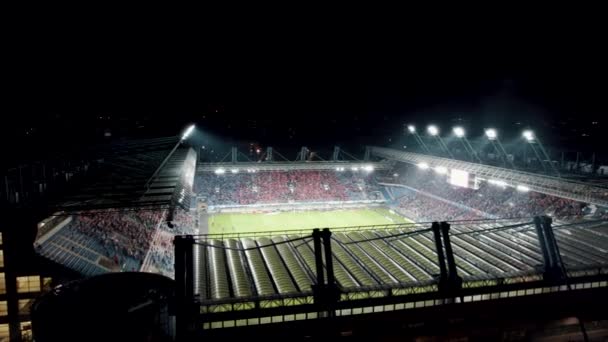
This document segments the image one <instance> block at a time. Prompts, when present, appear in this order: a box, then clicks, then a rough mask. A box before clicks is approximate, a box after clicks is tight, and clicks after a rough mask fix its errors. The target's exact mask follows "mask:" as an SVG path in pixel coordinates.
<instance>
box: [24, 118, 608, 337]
mask: <svg viewBox="0 0 608 342" xmlns="http://www.w3.org/2000/svg"><path fill="white" fill-rule="evenodd" d="M193 130H195V129H194V126H192V127H191V128H190V129H188V130H187V131H186V132H185V133H184V134H183V135H182V136H178V137H171V138H162V139H152V140H148V141H138V142H134V143H133V144H132V145H129V144H127V145H125V144H121V145H120V146H119V147H117V146H112V148H110V149H106V150H103V153H105V154H104V156H105V157H104V160H103V162H100V163H98V164H97V165H92V166H91V168H93V169H95V170H97V171H98V172H96V173H95V177H93V178H91V180H87V181H85V182H83V183H82V184H81V187H80V189H81V190H78V191H76V192H75V193H72V194H68V195H67V196H63V197H62V200H61V202H60V203H57V204H56V205H55V206H54V207H53V210H54V213H53V214H52V215H50V216H49V217H48V218H47V219H45V220H44V221H42V222H41V223H40V224H39V229H38V234H37V237H36V240H35V243H34V247H35V250H36V252H37V253H38V254H39V255H41V256H42V257H44V258H46V259H48V260H52V261H53V262H55V263H57V264H59V265H63V267H65V268H67V269H70V270H72V271H74V272H76V273H78V274H81V275H83V276H94V275H99V274H104V273H110V272H133V271H135V272H150V273H158V274H162V275H165V276H168V277H170V278H172V279H174V280H175V284H176V290H175V295H176V299H175V303H176V304H175V311H174V314H175V317H176V332H177V333H178V334H183V335H188V336H208V337H209V336H217V337H219V336H235V335H234V334H242V336H247V334H249V333H251V332H252V330H251V329H261V330H257V331H264V333H267V334H270V333H269V330H267V329H266V328H265V327H267V326H273V327H274V328H273V329H274V330H273V331H274V332H275V333H276V334H287V332H286V331H290V333H292V334H302V335H301V336H306V334H307V333H306V331H308V330H309V329H311V327H317V328H318V327H322V328H319V329H329V330H332V329H334V330H335V329H337V330H336V331H333V333H345V332H346V333H347V334H355V335H357V336H365V334H366V333H368V330H372V329H373V327H372V326H373V325H374V324H379V323H378V322H380V317H382V319H386V317H393V318H391V319H396V318H394V317H401V318H399V319H405V321H409V322H417V321H416V318H412V317H426V316H425V315H430V316H433V315H435V316H442V315H443V314H445V315H450V314H452V315H453V314H454V313H453V312H451V310H453V308H454V307H459V306H460V308H461V309H458V310H462V311H461V312H467V310H472V311H475V310H479V309H468V308H477V307H484V305H489V304H487V303H492V305H495V306H496V307H498V308H503V309H501V310H505V309H504V308H505V307H507V309H506V310H508V306H509V305H513V303H516V302H517V301H518V300H522V298H523V300H524V301H529V302H525V303H528V304H524V305H529V307H530V308H529V311H530V313H531V314H532V313H538V312H539V311H538V310H543V308H544V309H545V310H546V309H547V308H548V307H549V306H546V305H544V304H538V303H536V304H534V303H535V302H534V301H535V300H537V298H538V300H541V301H542V300H545V299H544V298H553V297H554V296H558V297H557V298H562V299H563V301H564V303H566V302H568V303H569V300H570V299H569V298H570V297H568V296H571V295H572V296H575V297H574V298H575V300H573V303H575V304H572V307H573V308H574V309H572V311H568V312H569V314H570V315H575V314H572V312H577V311H576V310H577V309H576V308H578V307H579V306H580V305H584V304H585V303H587V302H586V300H590V301H591V302H593V301H594V300H596V301H597V300H599V299H598V298H601V297H597V296H601V295H603V294H605V291H606V287H607V286H608V257H607V255H608V230H607V229H606V228H607V227H608V221H607V219H608V212H607V211H606V208H608V189H607V188H605V187H603V186H601V185H598V184H595V183H589V182H584V181H581V180H580V179H577V180H573V179H569V178H567V177H562V176H561V175H556V174H553V173H552V172H553V171H552V169H550V168H548V167H546V166H545V165H544V164H543V163H542V162H540V165H538V168H539V170H537V171H531V170H525V171H524V170H522V169H521V168H516V167H506V165H501V164H500V160H499V159H496V161H495V162H492V161H486V160H484V161H483V162H482V161H481V160H475V158H474V157H475V155H471V156H470V157H471V158H470V159H469V160H467V158H466V157H464V158H460V157H459V156H454V155H452V156H438V155H437V154H435V153H432V151H430V150H428V148H427V150H426V151H425V148H426V147H422V146H421V149H422V151H421V153H418V152H409V151H407V152H406V151H402V150H398V149H394V148H385V147H376V146H368V147H366V149H365V154H364V155H363V156H361V157H360V158H356V157H354V156H353V155H351V154H350V153H348V152H346V151H344V150H342V149H340V148H339V147H334V150H333V153H332V154H331V155H328V156H325V158H324V159H323V158H321V157H320V156H318V155H316V154H315V153H314V152H311V151H310V150H309V149H308V148H306V147H302V148H301V149H300V151H299V152H298V154H297V157H296V158H295V159H294V160H288V158H284V157H283V156H282V155H280V154H279V153H278V152H277V151H276V150H273V148H272V147H268V148H267V149H266V151H264V152H263V153H259V152H258V155H259V158H257V160H251V159H249V158H247V160H243V159H244V158H242V156H241V155H242V154H241V153H240V152H239V151H238V149H237V148H236V147H234V148H232V149H231V150H230V151H229V152H228V153H227V154H226V156H225V157H224V160H222V161H218V162H203V161H201V158H200V157H199V154H200V153H201V152H200V151H201V147H200V146H194V145H192V144H190V143H189V142H188V137H189V135H190V134H192V132H193ZM410 133H412V134H414V133H415V130H413V131H412V129H410ZM486 133H487V132H486ZM488 138H491V134H490V135H489V136H488ZM134 146H137V148H133V147H134ZM440 146H441V145H440ZM108 151H110V152H108ZM466 151H467V152H469V150H466ZM497 151H499V150H498V149H497ZM463 153H464V152H463ZM505 157H507V156H506V155H505ZM539 160H540V159H539ZM503 162H504V160H503ZM551 165H553V164H551ZM110 169H111V172H109V170H110ZM134 170H136V172H137V173H138V174H137V176H136V177H134V176H133V175H134V172H135V171H134ZM543 170H544V172H543ZM109 174H112V175H113V176H112V177H109V176H108V175H109ZM117 180H120V181H119V182H118V183H117ZM82 189H86V190H82ZM577 291H578V292H580V293H585V294H581V295H580V296H579V297H577V296H578V295H577V294H576V293H577ZM586 293H592V295H589V296H590V297H589V298H591V299H587V297H585V296H586ZM604 298H605V296H604ZM551 301H553V302H554V300H553V299H552V300H551ZM467 305H468V306H467ZM577 305H578V306H577ZM534 307H536V309H534ZM484 310H488V312H491V310H490V309H488V308H485V309H484ZM496 310H499V309H496ZM393 315H394V316H393ZM408 315H409V316H408ZM358 317H366V318H365V319H366V321H365V322H367V323H364V322H362V321H360V319H359V318H358ZM374 317H378V318H374ZM404 317H405V318H404ZM408 317H409V318H408ZM448 318H449V317H448V316H446V318H445V319H448ZM327 322H334V323H327ZM356 322H358V323H356ZM357 324H359V325H357ZM332 326H333V327H332ZM410 328H411V330H412V331H414V330H416V328H415V327H410ZM600 328H601V327H599V328H598V329H600ZM264 329H266V330H264ZM390 329H393V328H390ZM390 329H389V330H390ZM253 331H256V330H253ZM226 334H232V335H226Z"/></svg>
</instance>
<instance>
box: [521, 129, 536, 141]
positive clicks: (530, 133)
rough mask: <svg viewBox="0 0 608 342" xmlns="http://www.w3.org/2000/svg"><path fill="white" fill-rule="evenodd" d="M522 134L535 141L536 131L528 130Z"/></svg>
mask: <svg viewBox="0 0 608 342" xmlns="http://www.w3.org/2000/svg"><path fill="white" fill-rule="evenodd" d="M522 136H523V137H524V138H526V140H528V141H534V132H532V131H530V130H527V131H524V132H523V133H522Z"/></svg>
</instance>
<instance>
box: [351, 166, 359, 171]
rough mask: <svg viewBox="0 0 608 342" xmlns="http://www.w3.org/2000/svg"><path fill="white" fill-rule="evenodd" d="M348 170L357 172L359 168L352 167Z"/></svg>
mask: <svg viewBox="0 0 608 342" xmlns="http://www.w3.org/2000/svg"><path fill="white" fill-rule="evenodd" d="M350 169H351V170H352V171H358V170H359V168H358V167H356V166H353V167H351V168H350Z"/></svg>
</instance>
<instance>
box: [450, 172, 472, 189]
mask: <svg viewBox="0 0 608 342" xmlns="http://www.w3.org/2000/svg"><path fill="white" fill-rule="evenodd" d="M450 184H452V185H455V186H459V187H462V188H468V187H469V173H468V172H466V171H463V170H456V169H452V171H451V172H450Z"/></svg>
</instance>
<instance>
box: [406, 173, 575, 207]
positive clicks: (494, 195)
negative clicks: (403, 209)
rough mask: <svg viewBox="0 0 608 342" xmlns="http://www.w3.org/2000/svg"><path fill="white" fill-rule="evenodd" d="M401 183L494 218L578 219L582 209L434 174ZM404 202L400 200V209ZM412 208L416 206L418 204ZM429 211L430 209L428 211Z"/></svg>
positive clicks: (566, 201) (561, 201) (553, 199)
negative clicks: (457, 182) (467, 185)
mask: <svg viewBox="0 0 608 342" xmlns="http://www.w3.org/2000/svg"><path fill="white" fill-rule="evenodd" d="M401 181H402V183H403V184H405V185H407V186H410V187H412V188H415V189H417V190H420V191H421V192H423V193H428V194H432V195H435V196H438V197H440V198H443V199H446V200H448V201H451V202H455V203H458V204H460V205H463V206H466V207H469V208H473V209H477V210H479V211H482V212H484V213H487V214H489V215H491V216H494V217H498V218H516V217H532V216H536V215H544V214H549V215H552V216H554V217H558V218H563V217H577V216H582V215H583V214H584V210H585V204H584V203H581V202H577V201H573V200H569V199H565V198H560V197H556V196H549V195H545V194H541V193H537V192H532V191H530V192H521V191H518V190H516V189H515V188H513V187H508V186H505V187H501V186H497V185H493V184H489V183H487V182H482V183H481V184H480V185H479V189H477V190H475V189H471V188H463V187H458V186H454V185H451V184H449V183H448V182H447V179H446V177H440V176H438V175H437V174H435V173H434V172H426V171H418V172H410V174H409V175H408V176H407V177H402V178H401ZM406 196H408V195H406ZM418 197H420V196H418ZM408 199H409V197H406V198H405V199H404V201H405V202H408V203H409V202H411V201H408ZM404 201H400V206H402V205H403V202H404ZM421 202H424V201H421ZM412 205H414V204H412ZM415 205H416V206H420V204H415ZM422 208H423V207H422ZM429 210H433V209H431V208H429Z"/></svg>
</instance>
